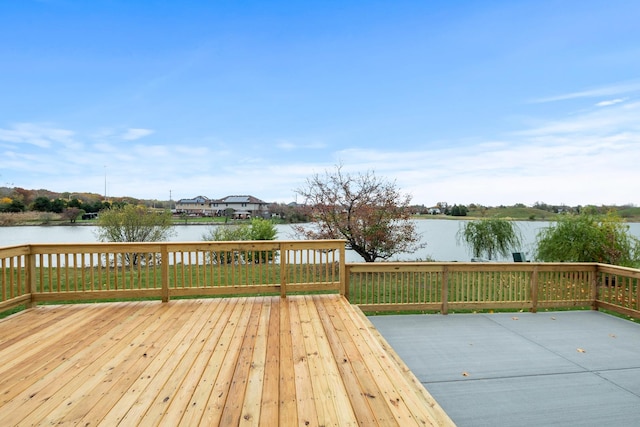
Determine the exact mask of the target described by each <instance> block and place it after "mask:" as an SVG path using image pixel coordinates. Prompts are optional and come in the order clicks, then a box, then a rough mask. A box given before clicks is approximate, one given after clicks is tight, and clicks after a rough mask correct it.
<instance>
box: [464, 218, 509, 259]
mask: <svg viewBox="0 0 640 427" xmlns="http://www.w3.org/2000/svg"><path fill="white" fill-rule="evenodd" d="M457 238H458V242H460V241H463V242H464V243H466V244H467V245H468V246H469V248H470V249H471V253H472V254H473V256H474V257H476V258H482V256H483V255H486V258H487V259H489V260H491V259H494V258H495V257H496V256H497V255H501V256H503V257H507V256H509V253H510V252H511V250H512V249H516V248H518V247H519V246H520V244H521V241H522V237H521V233H520V230H519V228H518V226H517V225H516V224H515V223H514V222H512V221H508V220H506V219H501V218H485V219H480V220H477V221H469V222H467V223H465V224H464V226H462V227H461V228H460V230H459V231H458V235H457Z"/></svg>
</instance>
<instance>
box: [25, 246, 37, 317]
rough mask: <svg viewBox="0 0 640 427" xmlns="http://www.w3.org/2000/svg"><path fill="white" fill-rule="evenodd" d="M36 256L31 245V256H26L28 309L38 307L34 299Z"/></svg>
mask: <svg viewBox="0 0 640 427" xmlns="http://www.w3.org/2000/svg"><path fill="white" fill-rule="evenodd" d="M35 258H36V256H35V255H34V254H33V253H32V251H31V245H29V254H28V255H25V262H26V265H25V269H26V273H27V277H26V278H25V285H26V286H25V287H26V289H25V290H24V291H25V293H27V294H29V301H27V303H26V307H27V308H33V307H35V306H36V302H35V301H34V299H33V290H34V289H35V288H36V259H35Z"/></svg>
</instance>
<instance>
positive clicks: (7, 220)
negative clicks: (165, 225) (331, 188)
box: [0, 207, 640, 227]
mask: <svg viewBox="0 0 640 427" xmlns="http://www.w3.org/2000/svg"><path fill="white" fill-rule="evenodd" d="M617 213H618V215H619V216H620V217H621V218H622V219H623V220H624V221H626V222H633V223H636V222H637V223H640V207H638V208H636V207H626V208H619V209H617ZM558 215H560V214H558V213H554V212H549V211H545V210H542V209H536V208H529V207H495V208H478V209H470V210H469V212H468V214H467V216H448V215H427V214H425V215H415V216H414V217H413V218H414V219H417V220H422V219H435V220H444V221H451V220H454V221H472V220H477V219H482V218H503V219H508V220H512V221H554V220H555V219H556V218H557V217H558ZM243 222H247V221H246V220H230V219H226V218H224V217H187V218H182V217H174V218H173V224H174V225H214V224H217V225H224V224H239V223H243ZM278 222H281V221H278ZM30 225H33V226H71V227H73V226H83V225H96V220H95V219H94V220H78V221H76V222H74V223H71V222H69V221H68V220H63V219H62V218H61V217H60V215H58V214H52V213H43V212H22V213H3V214H0V227H3V226H4V227H10V226H30Z"/></svg>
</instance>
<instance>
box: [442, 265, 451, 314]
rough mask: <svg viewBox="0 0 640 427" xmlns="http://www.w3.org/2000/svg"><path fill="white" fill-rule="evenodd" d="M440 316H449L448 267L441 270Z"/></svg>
mask: <svg viewBox="0 0 640 427" xmlns="http://www.w3.org/2000/svg"><path fill="white" fill-rule="evenodd" d="M441 294H442V309H441V310H440V312H441V313H442V314H449V267H447V266H446V265H445V266H444V267H443V268H442V292H441Z"/></svg>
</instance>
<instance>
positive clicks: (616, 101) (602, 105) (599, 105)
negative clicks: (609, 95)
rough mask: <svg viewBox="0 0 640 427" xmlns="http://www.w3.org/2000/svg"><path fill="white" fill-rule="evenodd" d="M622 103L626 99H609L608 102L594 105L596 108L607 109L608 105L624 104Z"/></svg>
mask: <svg viewBox="0 0 640 427" xmlns="http://www.w3.org/2000/svg"><path fill="white" fill-rule="evenodd" d="M624 101H626V98H616V99H610V100H607V101H601V102H598V103H597V104H596V107H608V106H610V105H615V104H619V103H621V102H624Z"/></svg>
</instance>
